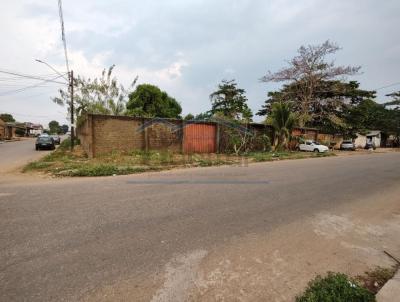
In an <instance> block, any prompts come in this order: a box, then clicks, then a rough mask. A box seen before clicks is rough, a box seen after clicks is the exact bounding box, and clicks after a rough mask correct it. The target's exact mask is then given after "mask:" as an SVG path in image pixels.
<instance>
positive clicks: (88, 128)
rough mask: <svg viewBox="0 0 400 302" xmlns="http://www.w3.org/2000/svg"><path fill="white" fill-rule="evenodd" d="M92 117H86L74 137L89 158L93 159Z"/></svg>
mask: <svg viewBox="0 0 400 302" xmlns="http://www.w3.org/2000/svg"><path fill="white" fill-rule="evenodd" d="M92 117H93V116H92V115H88V116H86V118H85V119H84V121H83V122H82V123H81V124H80V125H79V126H78V127H77V129H76V135H77V137H78V138H79V140H80V142H81V146H82V148H83V150H85V152H86V154H87V155H88V156H89V157H93V131H92V130H93V129H92Z"/></svg>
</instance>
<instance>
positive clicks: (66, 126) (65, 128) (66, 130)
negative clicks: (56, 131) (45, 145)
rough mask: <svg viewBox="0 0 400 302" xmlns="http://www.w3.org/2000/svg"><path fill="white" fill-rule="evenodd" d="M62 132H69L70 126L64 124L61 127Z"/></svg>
mask: <svg viewBox="0 0 400 302" xmlns="http://www.w3.org/2000/svg"><path fill="white" fill-rule="evenodd" d="M60 128H61V132H62V133H63V134H66V133H67V132H68V130H69V127H68V125H65V124H64V125H62V126H61V127H60Z"/></svg>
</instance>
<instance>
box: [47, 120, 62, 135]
mask: <svg viewBox="0 0 400 302" xmlns="http://www.w3.org/2000/svg"><path fill="white" fill-rule="evenodd" d="M49 130H50V133H52V134H58V133H60V132H61V128H60V124H59V123H58V122H57V121H51V122H50V123H49Z"/></svg>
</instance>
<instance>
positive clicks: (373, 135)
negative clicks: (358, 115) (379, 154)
mask: <svg viewBox="0 0 400 302" xmlns="http://www.w3.org/2000/svg"><path fill="white" fill-rule="evenodd" d="M381 140H382V131H380V130H373V131H370V132H368V133H367V134H365V135H364V134H360V133H357V138H356V139H355V141H354V144H355V145H356V148H364V147H365V145H366V144H367V143H372V144H374V145H375V146H376V147H380V146H381Z"/></svg>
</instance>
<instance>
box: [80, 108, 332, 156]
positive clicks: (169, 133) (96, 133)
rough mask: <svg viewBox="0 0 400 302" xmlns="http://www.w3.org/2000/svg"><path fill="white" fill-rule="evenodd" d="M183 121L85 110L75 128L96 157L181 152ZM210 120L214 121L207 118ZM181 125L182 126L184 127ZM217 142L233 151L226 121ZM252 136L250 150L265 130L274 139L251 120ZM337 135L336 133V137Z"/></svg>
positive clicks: (311, 135) (313, 134) (310, 132)
mask: <svg viewBox="0 0 400 302" xmlns="http://www.w3.org/2000/svg"><path fill="white" fill-rule="evenodd" d="M183 123H184V121H182V120H174V119H159V120H157V119H146V118H135V117H128V116H111V115H93V114H88V115H87V116H86V118H85V119H84V121H83V122H82V123H81V124H80V125H79V127H78V129H77V135H78V138H79V139H80V140H81V145H82V147H83V149H84V150H85V152H86V153H87V154H88V156H89V157H95V156H98V155H101V154H104V153H109V152H112V151H132V150H138V149H139V150H170V151H173V152H182V151H183V149H182V143H183V131H184V130H182V126H183ZM209 123H210V124H216V123H214V122H209ZM183 129H184V128H183ZM217 129H218V130H217V135H216V140H217V141H216V146H217V150H219V152H232V150H231V149H232V146H230V142H229V137H227V136H228V135H229V133H230V132H231V131H232V130H231V129H230V128H229V129H228V128H227V126H226V125H222V124H220V125H218V126H217ZM250 129H251V132H252V133H254V134H255V136H254V139H252V140H251V142H249V146H248V147H249V148H250V150H252V151H262V150H263V143H262V140H260V139H257V138H259V137H261V136H262V135H264V134H266V135H268V136H269V137H270V140H271V144H272V143H273V141H274V140H273V129H272V127H271V126H266V125H263V124H251V125H250ZM292 135H293V136H300V135H301V136H302V137H304V138H306V139H313V140H314V139H320V140H325V138H327V137H326V136H324V137H322V136H321V135H322V134H318V132H317V130H316V129H310V128H302V129H300V128H296V129H293V132H292ZM322 138H324V139H322ZM337 138H338V137H337Z"/></svg>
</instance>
